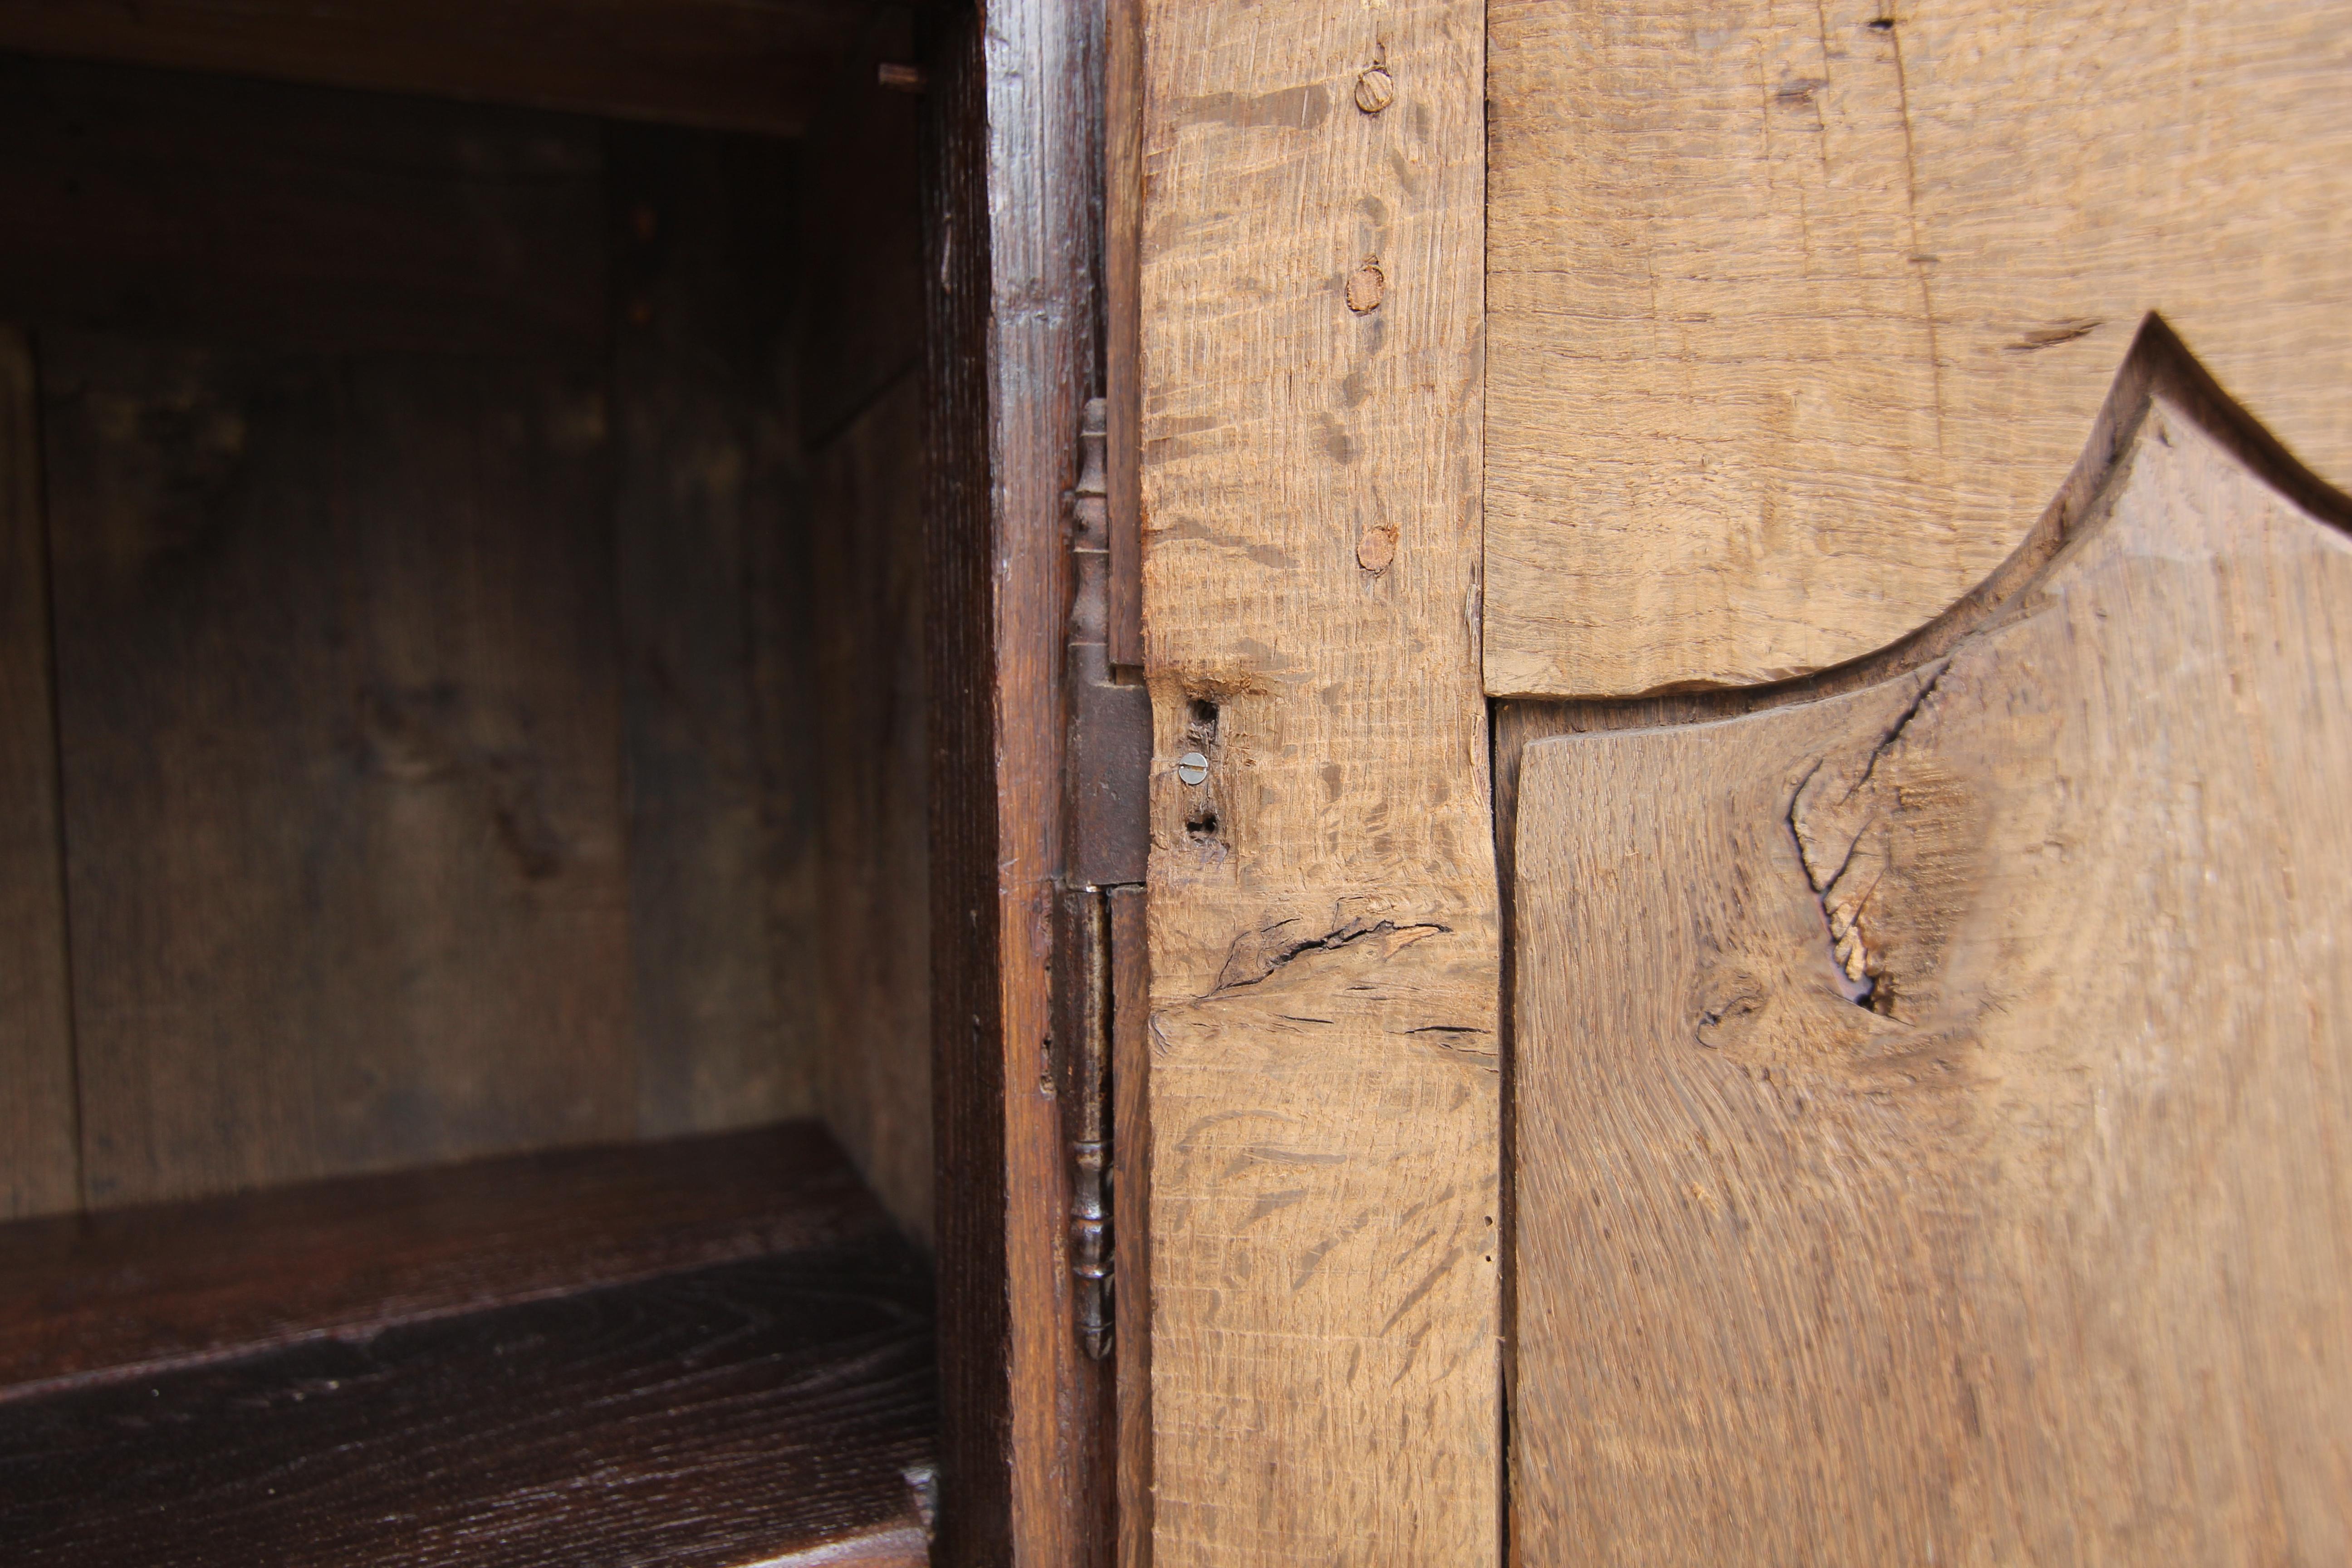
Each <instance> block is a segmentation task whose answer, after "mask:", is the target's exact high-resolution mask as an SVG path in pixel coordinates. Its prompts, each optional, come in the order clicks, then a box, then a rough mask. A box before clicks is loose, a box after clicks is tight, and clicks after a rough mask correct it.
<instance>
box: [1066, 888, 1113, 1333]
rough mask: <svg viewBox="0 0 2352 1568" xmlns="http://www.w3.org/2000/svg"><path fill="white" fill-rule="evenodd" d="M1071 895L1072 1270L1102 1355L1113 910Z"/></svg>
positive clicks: (1081, 1325) (1106, 1315)
mask: <svg viewBox="0 0 2352 1568" xmlns="http://www.w3.org/2000/svg"><path fill="white" fill-rule="evenodd" d="M1074 897H1075V898H1076V900H1079V903H1080V908H1079V910H1078V911H1077V915H1078V918H1077V920H1076V921H1073V922H1072V924H1074V925H1075V926H1076V927H1077V931H1078V939H1079V946H1080V948H1081V950H1082V951H1081V952H1079V953H1078V954H1076V955H1075V956H1076V957H1077V958H1078V959H1079V961H1080V963H1081V964H1082V966H1083V969H1084V973H1085V979H1084V981H1083V983H1082V984H1083V990H1082V993H1081V995H1082V1002H1081V1005H1080V1007H1079V1009H1078V1011H1079V1012H1080V1014H1081V1018H1080V1022H1079V1027H1078V1031H1077V1035H1078V1037H1077V1038H1076V1040H1074V1041H1072V1042H1071V1044H1072V1047H1073V1048H1072V1050H1071V1059H1070V1069H1071V1070H1070V1132H1071V1138H1070V1272H1071V1274H1072V1275H1073V1276H1074V1277H1075V1278H1076V1288H1077V1300H1076V1309H1077V1310H1076V1318H1077V1323H1078V1338H1079V1340H1080V1342H1082V1343H1084V1344H1085V1346H1086V1350H1087V1354H1088V1355H1090V1356H1092V1357H1094V1358H1095V1359H1096V1360H1097V1361H1100V1360H1101V1359H1102V1358H1103V1357H1104V1356H1105V1355H1107V1354H1108V1353H1109V1352H1110V1342H1111V1331H1110V1324H1111V1320H1110V1285H1111V1269H1110V1259H1111V1251H1110V1249H1111V1228H1110V1227H1111V1214H1110V1183H1109V1173H1110V1136H1109V1134H1110V1030H1111V969H1110V910H1109V906H1108V902H1107V901H1106V900H1105V899H1104V897H1103V895H1102V893H1101V892H1100V891H1098V890H1097V889H1092V888H1088V889H1085V890H1084V891H1082V892H1079V893H1077V894H1076V895H1074Z"/></svg>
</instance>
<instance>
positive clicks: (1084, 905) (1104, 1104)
mask: <svg viewBox="0 0 2352 1568" xmlns="http://www.w3.org/2000/svg"><path fill="white" fill-rule="evenodd" d="M1105 422H1106V420H1105V406H1104V403H1103V400H1102V399H1100V398H1097V399H1095V400H1094V401H1092V402H1090V403H1088V404H1087V408H1086V416H1085V420H1084V423H1083V424H1082V425H1081V426H1080V427H1079V433H1078V456H1079V463H1078V479H1077V483H1076V485H1075V486H1073V487H1072V489H1071V496H1070V585H1071V599H1070V614H1069V623H1068V625H1069V634H1068V639H1067V643H1066V650H1065V661H1064V666H1063V679H1064V689H1065V691H1066V695H1067V698H1068V709H1067V712H1068V731H1067V734H1066V746H1065V750H1064V756H1065V764H1064V765H1065V768H1066V792H1065V804H1066V813H1065V822H1066V841H1065V843H1064V846H1063V858H1062V864H1063V878H1062V888H1063V894H1062V900H1061V906H1062V907H1061V910H1060V921H1059V922H1058V923H1059V925H1060V928H1061V929H1060V932H1059V935H1058V937H1057V940H1056V942H1055V951H1056V957H1057V962H1056V964H1055V968H1056V972H1057V973H1056V978H1057V981H1058V986H1057V989H1058V990H1059V991H1060V993H1061V1007H1060V1013H1061V1018H1060V1020H1059V1022H1060V1028H1059V1030H1058V1031H1057V1033H1058V1034H1059V1036H1060V1037H1061V1038H1062V1039H1063V1040H1064V1041H1065V1042H1066V1047H1065V1048H1064V1050H1063V1052H1062V1053H1061V1054H1062V1058H1063V1064H1064V1066H1063V1073H1062V1080H1063V1081H1062V1083H1061V1085H1060V1092H1061V1094H1062V1096H1063V1105H1064V1116H1065V1123H1066V1127H1067V1129H1068V1136H1069V1148H1070V1216H1069V1222H1070V1235H1069V1248H1070V1272H1071V1274H1072V1276H1073V1283H1074V1287H1075V1293H1076V1300H1075V1303H1074V1305H1075V1309H1076V1310H1075V1316H1076V1322H1077V1331H1078V1337H1079V1339H1080V1341H1081V1342H1082V1343H1083V1344H1084V1345H1085V1347H1086V1351H1087V1354H1088V1355H1090V1356H1093V1357H1095V1358H1097V1359H1100V1358H1101V1357H1103V1356H1105V1355H1108V1353H1109V1352H1110V1346H1111V1289H1112V1262H1111V1258H1112V1245H1113V1233H1112V1226H1113V1214H1112V1209H1113V1199H1114V1182H1113V1177H1112V1163H1113V1138H1114V1136H1115V1130H1114V1127H1113V1117H1112V1114H1111V1087H1112V1086H1111V1079H1112V1063H1113V1061H1114V1059H1115V1051H1114V1036H1115V1034H1116V1032H1117V1030H1118V1026H1119V1021H1120V1019H1121V1017H1122V1016H1123V1014H1122V1010H1123V1009H1125V1008H1135V1007H1139V1006H1140V1005H1142V1002H1143V998H1141V997H1140V996H1133V997H1129V996H1123V995H1120V994H1118V991H1119V986H1118V975H1119V973H1122V972H1127V973H1138V974H1139V973H1141V967H1140V965H1139V964H1134V965H1129V964H1119V963H1114V962H1113V943H1114V932H1115V930H1116V929H1118V928H1128V929H1130V930H1131V931H1135V932H1138V933H1139V931H1140V925H1141V922H1140V919H1139V908H1140V900H1141V898H1142V893H1143V889H1142V884H1143V880H1144V870H1145V865H1146V862H1147V859H1148V857H1149V853H1150V817H1149V815H1148V796H1147V793H1146V792H1147V789H1148V787H1149V782H1150V780H1149V775H1150V763H1151V699H1150V694H1149V693H1148V692H1147V691H1146V690H1145V689H1144V688H1143V686H1142V685H1141V684H1140V682H1139V681H1137V680H1135V679H1121V677H1122V676H1131V675H1132V672H1131V671H1120V670H1114V669H1113V668H1111V665H1110V663H1109V660H1108V648H1107V647H1106V642H1105V639H1106V635H1107V632H1108V616H1109V611H1110V588H1111V584H1110V571H1111V555H1110V546H1109V531H1108V500H1107V498H1106V495H1105V489H1106V485H1105V467H1104V447H1105ZM1120 908H1125V909H1128V910H1131V911H1136V912H1134V913H1132V914H1131V917H1130V918H1129V919H1119V918H1117V916H1116V910H1118V909H1120ZM1129 940H1136V938H1135V937H1130V939H1129ZM1130 988H1131V987H1130Z"/></svg>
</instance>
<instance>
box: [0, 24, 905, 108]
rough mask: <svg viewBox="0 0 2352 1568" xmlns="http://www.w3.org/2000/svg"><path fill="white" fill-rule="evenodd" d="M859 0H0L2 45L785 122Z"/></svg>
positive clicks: (549, 102)
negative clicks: (309, 0)
mask: <svg viewBox="0 0 2352 1568" xmlns="http://www.w3.org/2000/svg"><path fill="white" fill-rule="evenodd" d="M874 9H875V5H873V3H872V0H488V3H483V0H434V3H431V4H418V3H416V0H360V3H358V4H352V5H333V6H320V5H309V4H305V3H303V0H163V3H162V4H160V5H138V6H136V7H126V6H122V5H111V4H108V3H106V0H5V3H0V48H6V49H21V50H24V51H26V52H28V53H32V54H43V55H63V56H70V57H77V58H85V59H100V60H117V61H123V62H127V63H132V64H141V65H151V66H166V67H171V68H175V69H179V70H186V71H208V72H220V73H225V74H228V75H233V76H248V77H268V78H276V79H281V80H289V81H300V82H316V83H320V84H323V85H327V86H331V87H357V88H370V89H379V90H387V91H393V92H414V93H429V94H431V95H433V96H435V97H438V98H459V99H475V100H483V101H487V102H492V103H516V104H527V105H530V106H531V107H534V108H540V109H563V110H579V111H583V112H587V113H593V114H602V115H610V116H614V117H616V118H621V119H641V120H658V121H671V122H674V123H678V124H685V125H698V126H704V127H709V128H711V129H718V130H735V131H756V132H765V133H768V134H771V135H782V136H791V135H795V134H797V133H798V132H800V131H801V130H802V129H803V126H804V125H805V124H806V123H807V121H808V118H809V116H810V115H811V113H812V112H813V111H814V110H815V109H816V108H817V107H818V105H819V104H820V103H821V101H822V99H823V94H824V89H825V88H826V87H828V86H829V85H830V84H831V81H832V72H833V68H834V66H835V63H836V61H837V58H838V57H839V55H840V53H841V52H842V50H843V49H845V47H847V46H848V44H849V43H850V41H851V40H852V39H853V38H854V37H856V34H857V31H858V29H859V27H860V26H862V25H863V24H864V22H865V21H866V16H868V14H869V13H870V12H871V11H872V10H874Z"/></svg>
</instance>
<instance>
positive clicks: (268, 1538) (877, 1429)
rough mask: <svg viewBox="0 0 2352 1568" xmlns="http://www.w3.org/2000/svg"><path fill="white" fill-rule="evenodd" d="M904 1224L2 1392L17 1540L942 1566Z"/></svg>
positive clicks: (719, 1564) (238, 1562)
mask: <svg viewBox="0 0 2352 1568" xmlns="http://www.w3.org/2000/svg"><path fill="white" fill-rule="evenodd" d="M928 1294H929V1291H928V1286H927V1283H926V1281H925V1279H924V1277H923V1272H922V1269H921V1267H920V1264H919V1261H918V1260H917V1259H916V1258H915V1257H914V1255H913V1253H912V1252H911V1251H910V1249H909V1248H908V1247H907V1245H906V1244H905V1243H904V1242H903V1241H901V1240H899V1239H898V1237H895V1236H893V1235H891V1234H889V1233H888V1232H887V1231H882V1230H870V1231H868V1232H867V1233H866V1235H865V1236H863V1237H859V1238H857V1239H856V1240H854V1241H850V1242H846V1243H841V1244H836V1245H834V1246H831V1247H816V1248H811V1249H808V1250H804V1251H799V1252H795V1253H793V1254H790V1255H788V1256H784V1257H778V1258H759V1259H756V1260H752V1261H747V1262H739V1263H733V1264H727V1265H723V1266H720V1267H718V1268H709V1269H704V1270H700V1271H697V1272H692V1273H685V1274H673V1275H667V1276H664V1277H662V1278H659V1279H650V1280H646V1281H643V1282H641V1283H637V1284H632V1285H625V1286H618V1287H614V1288H610V1289H600V1290H592V1291H587V1292H584V1293H582V1294H578V1295H572V1296H566V1297H561V1298H556V1299H551V1300H541V1301H534V1302H530V1303H526V1304H522V1305H518V1306H513V1307H508V1308H504V1309H500V1310H493V1311H488V1312H482V1313H477V1314H472V1315H469V1316H467V1317H462V1318H454V1319H446V1320H443V1321H436V1322H431V1323H421V1324H412V1325H408V1326H404V1327H400V1328H394V1329H388V1330H385V1331H382V1332H380V1333H375V1334H373V1335H369V1336H366V1337H363V1338H346V1339H332V1340H319V1341H312V1342H307V1343H303V1344H299V1345H295V1346H291V1347H289V1348H286V1349H283V1350H280V1351H277V1352H271V1353H269V1354H267V1355H263V1356H259V1357H255V1358H249V1359H247V1360H242V1361H236V1362H226V1363H216V1364H214V1365H210V1366H205V1367H195V1368H189V1369H184V1370H182V1371H178V1372H174V1373H165V1374H162V1375H159V1376H155V1377H152V1378H141V1379H138V1380H135V1381H130V1382H114V1383H109V1384H100V1385H94V1386H91V1387H88V1388H84V1389H79V1390H75V1391H72V1392H68V1393H64V1394H54V1395H51V1396H49V1397H47V1398H42V1399H30V1400H21V1401H16V1402H13V1403H8V1404H0V1538H4V1539H5V1540H6V1541H7V1542H8V1555H9V1560H10V1562H12V1563H25V1564H35V1563H72V1564H76V1565H77V1568H100V1565H103V1564H112V1563H121V1564H125V1565H129V1564H138V1565H140V1568H212V1565H215V1564H218V1565H220V1568H248V1565H250V1564H253V1563H286V1564H297V1563H319V1564H325V1563H338V1564H343V1563H347V1564H361V1563H365V1564H369V1565H370V1568H393V1565H398V1564H417V1565H419V1568H422V1565H424V1564H432V1565H434V1568H455V1565H462V1564H481V1565H484V1568H488V1565H492V1564H496V1565H499V1568H534V1565H540V1564H545V1565H548V1568H553V1565H556V1564H562V1565H563V1568H585V1565H591V1564H614V1565H616V1568H617V1565H619V1564H631V1565H646V1568H687V1565H692V1568H733V1565H738V1564H740V1565H746V1568H748V1565H750V1564H753V1563H760V1564H768V1563H779V1562H784V1563H790V1562H794V1561H805V1562H824V1563H839V1562H859V1563H902V1564H909V1565H911V1564H919V1563H923V1562H924V1561H925V1558H926V1552H925V1550H924V1536H923V1529H922V1523H921V1520H920V1518H919V1513H918V1510H917V1504H916V1493H915V1490H914V1489H913V1487H912V1486H911V1485H910V1483H909V1481H908V1471H909V1470H915V1471H918V1472H919V1471H920V1470H921V1469H922V1468H924V1467H926V1466H927V1465H928V1464H929V1459H930V1450H931V1439H930V1430H929V1428H930V1422H931V1410H932V1397H933V1396H932V1386H931V1375H932V1373H931V1357H930V1352H929V1301H928V1299H927V1298H928Z"/></svg>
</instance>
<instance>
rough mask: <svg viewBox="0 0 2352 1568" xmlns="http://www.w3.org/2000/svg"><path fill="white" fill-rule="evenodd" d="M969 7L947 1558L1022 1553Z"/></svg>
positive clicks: (942, 971)
mask: <svg viewBox="0 0 2352 1568" xmlns="http://www.w3.org/2000/svg"><path fill="white" fill-rule="evenodd" d="M982 28H983V24H982V18H981V16H980V14H979V12H978V10H977V8H976V7H965V8H961V9H959V10H955V11H950V12H945V13H942V14H941V15H940V16H938V17H937V18H936V19H935V21H934V24H933V30H932V33H931V36H930V37H929V38H928V39H927V40H926V47H925V48H924V60H925V63H926V64H927V66H928V68H929V72H930V91H929V94H927V95H926V97H925V99H924V100H923V101H924V109H925V110H926V116H925V123H924V128H923V129H924V153H923V156H924V171H923V204H924V205H923V260H924V271H925V272H926V273H927V274H928V275H929V277H930V278H931V279H934V280H935V281H934V283H933V286H932V287H930V288H929V289H926V290H925V291H924V308H925V318H926V327H927V330H926V331H925V333H924V366H923V373H924V401H925V403H926V404H927V405H928V409H927V412H928V416H929V417H928V420H927V422H926V428H925V433H924V447H925V461H924V465H923V467H924V470H925V474H926V478H927V482H928V486H929V489H928V493H927V494H926V496H925V498H924V499H925V505H924V512H925V518H924V552H923V553H924V558H925V562H926V565H927V571H926V573H925V576H924V609H925V613H926V616H927V620H928V624H927V626H925V628H924V666H925V669H924V673H925V675H926V676H927V677H928V679H929V687H930V713H929V722H930V725H931V757H930V779H929V786H930V787H929V793H930V824H929V827H930V853H931V942H932V958H931V1106H932V1123H931V1128H932V1148H933V1150H934V1172H935V1174H934V1180H935V1181H936V1183H937V1187H936V1191H937V1194H938V1209H937V1213H938V1232H937V1234H938V1237H939V1286H940V1296H939V1300H940V1316H939V1332H940V1437H941V1442H940V1521H939V1525H940V1534H939V1545H938V1554H939V1558H940V1562H941V1563H946V1564H951V1565H954V1568H965V1565H967V1564H971V1565H977V1564H997V1563H1011V1562H1012V1561H1013V1455H1012V1452H1011V1447H1012V1436H1013V1433H1012V1427H1013V1381H1012V1378H1011V1375H1010V1368H1009V1367H1008V1365H1007V1359H1008V1357H1009V1354H1010V1345H1009V1341H1010V1338H1011V1334H1012V1320H1013V1302H1012V1300H1011V1289H1010V1281H1009V1279H1008V1269H1007V1267H1006V1255H1005V1227H1006V1215H1007V1204H1008V1200H1009V1196H1010V1194H1009V1183H1008V1179H1007V1173H1006V1169H1005V1162H1006V1158H1007V1155H1008V1152H1009V1147H1010V1145H1009V1142H1008V1140H1007V1138H1006V1135H1005V1116H1004V1096H1005V1087H1006V1082H1007V1074H1006V1071H1005V1045H1006V1035H1005V1030H1004V1021H1003V1016H1002V1014H1001V1012H1000V1009H999V1003H998V984H997V975H998V971H999V968H1000V966H1001V965H1002V963H1003V940H1002V934H1001V932H1000V931H999V921H998V915H997V873H996V866H997V839H998V823H997V811H996V804H997V800H996V790H997V779H998V774H999V762H998V757H997V751H996V743H995V731H996V725H995V688H996V681H997V649H996V640H995V636H994V631H995V617H994V616H993V614H992V601H993V598H994V593H993V578H992V565H993V561H994V552H993V544H994V535H995V528H994V516H995V508H994V506H993V504H992V502H993V499H994V498H993V496H992V492H991V479H990V476H991V473H992V467H993V465H992V460H991V454H992V447H993V441H992V436H993V433H994V432H993V426H992V422H991V419H990V384H989V359H988V333H989V317H990V310H989V306H990V299H989V286H988V278H989V269H988V245H987V235H988V211H989V199H988V141H987V133H986V129H985V124H986V113H987V111H986V97H985V92H986V87H987V73H986V66H985V63H984V61H983V59H982V53H981V40H982Z"/></svg>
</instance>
